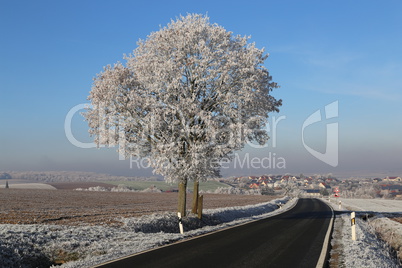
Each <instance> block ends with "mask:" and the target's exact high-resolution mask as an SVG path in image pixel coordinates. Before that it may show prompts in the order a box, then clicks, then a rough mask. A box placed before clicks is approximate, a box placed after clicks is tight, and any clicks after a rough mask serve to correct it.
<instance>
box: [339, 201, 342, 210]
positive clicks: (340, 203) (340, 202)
mask: <svg viewBox="0 0 402 268" xmlns="http://www.w3.org/2000/svg"><path fill="white" fill-rule="evenodd" d="M339 209H342V201H341V200H339Z"/></svg>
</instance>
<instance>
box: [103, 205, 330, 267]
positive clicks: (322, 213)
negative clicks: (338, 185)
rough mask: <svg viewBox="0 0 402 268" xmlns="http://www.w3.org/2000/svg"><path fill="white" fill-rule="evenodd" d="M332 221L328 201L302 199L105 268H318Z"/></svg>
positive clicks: (122, 260) (109, 264)
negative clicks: (262, 216) (273, 212)
mask: <svg viewBox="0 0 402 268" xmlns="http://www.w3.org/2000/svg"><path fill="white" fill-rule="evenodd" d="M331 217H332V212H331V209H330V208H329V207H328V206H327V205H326V204H325V203H324V202H322V201H320V200H318V199H300V200H299V201H298V203H297V204H296V206H295V207H294V208H293V209H291V210H289V211H286V212H284V213H282V214H279V215H277V216H274V217H270V218H267V219H263V220H258V221H254V222H251V223H249V224H245V225H241V226H237V227H233V228H229V229H225V230H223V231H219V232H215V233H213V234H210V235H206V236H201V237H199V238H196V239H191V240H188V241H184V242H180V243H176V244H173V245H171V246H167V247H162V248H159V249H155V250H152V251H147V252H145V253H143V254H137V255H134V256H131V257H128V258H125V259H121V260H118V261H115V262H112V263H108V264H104V265H101V266H99V267H107V268H114V267H119V268H121V267H175V268H176V267H208V268H210V267H281V268H283V267H316V265H317V262H318V259H319V257H320V253H321V250H322V247H323V242H324V239H325V235H326V232H327V230H328V226H329V223H330V220H331Z"/></svg>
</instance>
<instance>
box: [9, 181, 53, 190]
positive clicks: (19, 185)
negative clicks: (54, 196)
mask: <svg viewBox="0 0 402 268" xmlns="http://www.w3.org/2000/svg"><path fill="white" fill-rule="evenodd" d="M4 187H5V186H2V188H4ZM8 187H9V188H11V189H41V190H56V188H55V187H53V186H51V185H49V184H45V183H10V182H8Z"/></svg>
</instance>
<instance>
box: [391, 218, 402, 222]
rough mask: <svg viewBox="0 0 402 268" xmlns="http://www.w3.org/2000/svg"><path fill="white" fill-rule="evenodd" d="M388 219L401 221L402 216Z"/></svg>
mask: <svg viewBox="0 0 402 268" xmlns="http://www.w3.org/2000/svg"><path fill="white" fill-rule="evenodd" d="M389 219H390V220H393V221H396V222H399V223H402V218H401V217H397V218H389Z"/></svg>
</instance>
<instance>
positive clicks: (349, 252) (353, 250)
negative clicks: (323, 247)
mask: <svg viewBox="0 0 402 268" xmlns="http://www.w3.org/2000/svg"><path fill="white" fill-rule="evenodd" d="M339 201H341V208H339ZM330 204H331V205H332V207H333V208H334V210H337V211H338V213H341V214H339V215H338V216H337V217H336V220H335V224H334V232H333V235H332V241H331V244H332V252H331V263H334V266H333V267H373V268H375V267H384V268H388V267H402V266H401V265H400V263H399V260H398V259H397V258H396V256H395V255H398V257H399V258H400V257H401V255H402V254H401V249H402V248H401V247H402V224H400V223H398V222H396V221H393V220H391V219H389V218H388V217H387V216H392V217H395V216H398V215H400V216H402V214H400V213H401V212H402V201H400V200H384V199H345V198H342V199H336V200H335V199H332V200H331V203H330ZM351 211H356V241H353V240H352V235H351V217H350V212H351ZM390 252H394V253H392V254H391V253H390Z"/></svg>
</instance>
